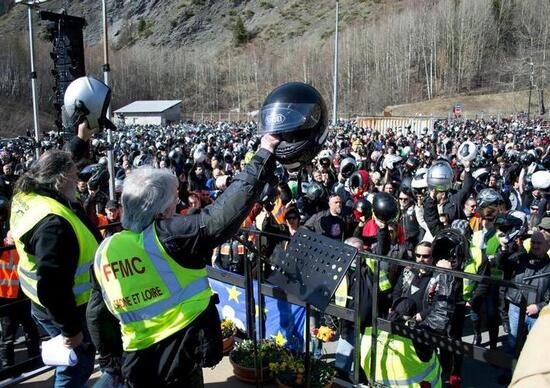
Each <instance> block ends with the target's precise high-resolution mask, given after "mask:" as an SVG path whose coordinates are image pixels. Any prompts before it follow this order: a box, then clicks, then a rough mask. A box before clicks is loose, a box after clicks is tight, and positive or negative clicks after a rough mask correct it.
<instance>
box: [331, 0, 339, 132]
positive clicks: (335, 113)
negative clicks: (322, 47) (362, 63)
mask: <svg viewBox="0 0 550 388" xmlns="http://www.w3.org/2000/svg"><path fill="white" fill-rule="evenodd" d="M333 78H334V84H333V90H332V126H333V127H335V126H336V124H337V123H338V0H336V30H335V32H334V77H333Z"/></svg>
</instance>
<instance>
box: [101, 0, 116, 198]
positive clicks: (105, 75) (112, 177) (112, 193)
mask: <svg viewBox="0 0 550 388" xmlns="http://www.w3.org/2000/svg"><path fill="white" fill-rule="evenodd" d="M101 5H102V11H103V12H102V13H103V82H105V85H109V71H110V70H111V69H110V66H109V45H108V30H107V4H106V1H105V0H102V1H101ZM107 118H108V119H111V106H110V105H109V107H108V108H107ZM107 143H108V144H109V148H108V150H107V169H108V170H109V199H112V200H114V199H115V159H114V155H113V134H112V131H111V130H110V129H108V130H107Z"/></svg>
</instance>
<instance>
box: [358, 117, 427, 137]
mask: <svg viewBox="0 0 550 388" xmlns="http://www.w3.org/2000/svg"><path fill="white" fill-rule="evenodd" d="M434 122H435V119H434V118H432V117H414V116H412V117H382V116H369V117H358V118H357V124H358V125H359V126H361V127H368V128H372V129H374V130H376V131H378V132H380V133H382V134H383V133H386V131H387V130H388V128H392V129H394V130H395V129H397V128H405V127H408V126H410V127H411V130H412V131H413V132H414V133H416V134H420V132H421V131H422V129H424V128H428V133H431V132H432V131H433V128H434Z"/></svg>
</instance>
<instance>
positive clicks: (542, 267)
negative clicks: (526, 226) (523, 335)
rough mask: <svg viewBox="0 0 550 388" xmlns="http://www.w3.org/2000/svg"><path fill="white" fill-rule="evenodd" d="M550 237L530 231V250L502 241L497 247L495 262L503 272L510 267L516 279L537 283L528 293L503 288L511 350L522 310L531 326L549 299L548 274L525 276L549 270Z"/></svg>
mask: <svg viewBox="0 0 550 388" xmlns="http://www.w3.org/2000/svg"><path fill="white" fill-rule="evenodd" d="M548 249H550V241H548V240H547V239H546V238H545V236H544V234H543V233H541V232H538V231H536V232H533V235H532V237H531V251H530V252H529V253H526V252H525V251H523V250H521V251H519V252H513V251H511V250H510V249H509V248H508V244H504V243H502V244H501V247H500V250H499V252H498V253H497V255H496V257H495V259H496V262H497V265H498V266H499V267H500V268H502V269H503V270H504V271H505V272H506V271H512V273H513V277H512V281H514V282H516V283H527V284H531V285H534V286H536V287H537V292H536V293H529V292H525V291H520V290H517V289H513V288H510V289H508V291H507V292H506V299H507V300H508V301H510V306H509V308H508V317H509V320H510V332H509V333H508V345H509V347H510V349H509V350H510V351H511V352H512V351H513V350H514V349H515V346H516V341H517V335H518V324H519V323H518V322H519V319H520V317H523V316H524V315H523V314H524V313H525V314H527V316H526V317H525V324H526V326H527V329H528V330H530V329H531V328H532V327H533V325H534V324H535V322H536V321H537V318H538V314H539V312H540V311H541V310H542V308H543V307H544V306H546V305H548V303H549V302H550V276H543V277H540V278H537V279H532V280H524V279H525V278H527V277H530V276H534V275H538V274H544V273H550V260H549V257H548V253H547V252H548ZM522 298H525V301H526V303H527V309H526V311H525V312H523V311H520V310H519V306H520V305H521V302H522Z"/></svg>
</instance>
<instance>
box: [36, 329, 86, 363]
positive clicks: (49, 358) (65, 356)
mask: <svg viewBox="0 0 550 388" xmlns="http://www.w3.org/2000/svg"><path fill="white" fill-rule="evenodd" d="M42 361H43V362H44V364H45V365H52V366H74V365H76V363H77V362H78V357H77V356H76V353H75V352H74V350H72V349H69V348H66V347H65V345H63V337H62V336H61V334H60V335H58V336H57V337H54V338H52V339H50V340H48V341H44V342H42Z"/></svg>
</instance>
